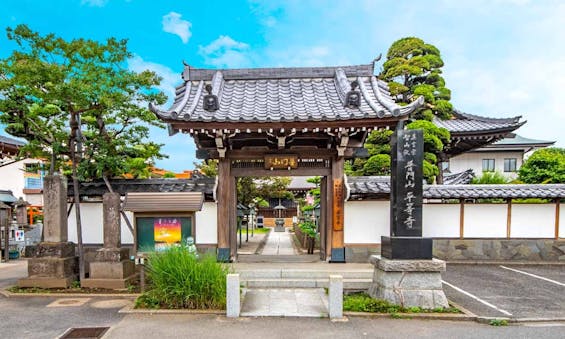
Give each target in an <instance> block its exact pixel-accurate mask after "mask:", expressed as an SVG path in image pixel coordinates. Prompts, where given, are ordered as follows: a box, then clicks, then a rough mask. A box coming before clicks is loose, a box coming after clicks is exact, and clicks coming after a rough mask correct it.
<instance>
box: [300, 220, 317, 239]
mask: <svg viewBox="0 0 565 339" xmlns="http://www.w3.org/2000/svg"><path fill="white" fill-rule="evenodd" d="M298 227H299V228H300V231H302V233H303V234H305V235H307V236H309V237H310V238H317V237H318V232H317V231H316V224H314V223H313V222H312V221H309V220H306V221H303V222H301V223H300V224H299V225H298Z"/></svg>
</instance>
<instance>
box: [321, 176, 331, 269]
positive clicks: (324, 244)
mask: <svg viewBox="0 0 565 339" xmlns="http://www.w3.org/2000/svg"><path fill="white" fill-rule="evenodd" d="M327 182H328V178H327V177H323V178H322V180H321V181H320V220H319V229H320V260H326V255H327V253H328V249H329V248H330V246H329V242H328V238H329V236H328V229H329V226H328V222H327V220H326V219H327V212H326V211H327V209H328V201H327V199H326V196H327V195H328V192H327Z"/></svg>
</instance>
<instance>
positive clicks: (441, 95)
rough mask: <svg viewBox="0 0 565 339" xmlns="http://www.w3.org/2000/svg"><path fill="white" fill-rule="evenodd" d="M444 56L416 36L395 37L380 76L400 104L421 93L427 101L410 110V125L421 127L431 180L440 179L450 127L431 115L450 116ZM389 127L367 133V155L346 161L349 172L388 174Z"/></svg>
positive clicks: (412, 127)
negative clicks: (384, 129)
mask: <svg viewBox="0 0 565 339" xmlns="http://www.w3.org/2000/svg"><path fill="white" fill-rule="evenodd" d="M442 67H443V60H442V59H441V55H440V51H439V49H437V48H436V47H435V46H433V45H430V44H426V43H425V42H424V41H423V40H422V39H419V38H415V37H407V38H402V39H400V40H397V41H395V42H394V43H393V44H392V45H391V46H390V48H389V50H388V52H387V61H386V62H385V63H384V64H383V70H382V72H381V73H380V74H379V78H380V79H382V80H384V81H387V83H388V86H389V89H390V93H391V95H392V96H393V97H394V98H395V100H396V102H397V103H399V104H400V105H404V104H408V103H410V102H411V101H412V100H415V99H416V98H418V97H419V96H423V97H424V99H425V100H426V105H425V106H424V107H423V108H421V109H420V110H418V111H416V112H414V113H413V114H412V117H411V118H412V120H415V121H413V122H411V123H409V124H408V125H407V128H409V129H423V131H424V150H425V155H424V177H425V178H426V180H427V181H428V182H433V181H434V179H435V178H436V177H437V178H438V181H440V182H441V181H442V176H441V172H440V170H439V168H438V161H440V160H444V159H445V154H444V153H443V151H444V146H445V145H446V144H447V143H448V142H449V141H450V135H449V131H447V130H446V129H444V128H439V127H437V126H435V125H434V124H433V123H432V122H431V121H433V119H434V117H438V118H440V119H449V118H450V117H451V113H452V111H453V106H452V105H451V103H450V102H449V100H450V99H451V91H450V90H449V89H448V88H446V87H445V80H444V79H443V77H442V76H441V72H442V71H441V68H442ZM392 133H393V132H392V131H388V130H386V131H383V130H381V131H373V132H371V134H369V136H368V137H367V140H366V142H365V148H367V150H368V151H369V156H370V158H369V159H355V160H354V161H353V162H349V163H347V164H346V167H345V171H346V173H347V174H349V175H389V174H390V137H391V135H392Z"/></svg>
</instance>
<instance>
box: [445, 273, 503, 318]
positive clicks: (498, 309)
mask: <svg viewBox="0 0 565 339" xmlns="http://www.w3.org/2000/svg"><path fill="white" fill-rule="evenodd" d="M441 282H442V283H444V284H446V285H447V286H449V287H451V288H453V289H454V290H456V291H457V292H461V293H463V294H465V295H466V296H468V297H471V298H473V299H475V300H476V301H478V302H480V303H482V304H485V305H487V306H488V307H490V308H493V309H495V310H497V311H498V312H500V313H503V314H506V315H507V316H512V313H510V312H508V311H505V310H503V309H501V308H498V307H496V306H494V305H493V304H491V303H489V302H487V301H484V300H483V299H481V298H479V297H477V296H474V295H472V294H471V293H469V292H467V291H464V290H462V289H460V288H459V287H457V286H454V285H452V284H450V283H448V282H447V281H445V280H442V281H441Z"/></svg>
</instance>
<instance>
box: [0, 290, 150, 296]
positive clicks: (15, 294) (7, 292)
mask: <svg viewBox="0 0 565 339" xmlns="http://www.w3.org/2000/svg"><path fill="white" fill-rule="evenodd" d="M0 294H1V295H3V296H5V297H6V298H20V297H21V298H29V297H55V298H61V297H70V298H79V297H82V298H85V297H88V298H108V297H115V298H132V299H135V298H137V297H139V296H140V295H141V294H140V293H127V294H126V293H13V292H10V291H8V290H7V289H5V288H3V289H0Z"/></svg>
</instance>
